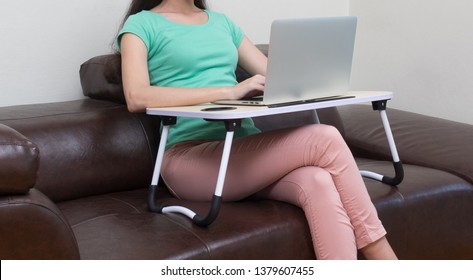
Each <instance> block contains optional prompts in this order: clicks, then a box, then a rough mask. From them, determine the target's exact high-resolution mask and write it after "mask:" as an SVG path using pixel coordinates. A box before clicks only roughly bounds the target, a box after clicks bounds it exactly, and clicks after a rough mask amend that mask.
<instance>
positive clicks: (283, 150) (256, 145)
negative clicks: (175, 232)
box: [162, 125, 385, 248]
mask: <svg viewBox="0 0 473 280" xmlns="http://www.w3.org/2000/svg"><path fill="white" fill-rule="evenodd" d="M222 149H223V142H222V141H214V142H205V143H202V142H201V143H200V144H197V143H196V142H185V143H181V144H177V145H175V146H174V147H172V148H171V149H169V150H168V151H167V152H166V154H165V161H164V163H163V172H162V175H163V178H164V180H165V181H166V183H167V184H168V186H169V187H170V190H171V191H172V192H173V193H174V194H175V195H176V196H178V197H181V198H184V199H189V200H200V201H208V200H210V199H211V197H212V195H213V190H214V188H215V184H216V180H217V173H218V166H219V165H220V158H221V153H222ZM305 166H316V167H320V168H322V169H324V170H325V171H327V172H328V173H329V174H330V176H331V177H332V181H333V183H334V185H335V187H336V190H337V192H338V193H339V196H340V201H341V203H342V205H343V208H344V209H345V210H346V213H347V216H348V217H349V219H350V223H351V224H352V226H353V228H354V233H355V238H356V244H357V247H358V248H363V247H365V246H366V245H368V244H371V243H373V242H374V241H376V240H378V239H380V238H381V237H383V236H384V235H385V231H384V228H383V227H382V225H381V222H380V221H379V219H378V217H377V213H376V209H375V208H374V206H373V204H372V203H371V200H370V198H369V196H368V192H367V190H366V188H365V185H364V183H363V180H362V178H361V176H360V174H359V170H358V167H357V165H356V163H355V161H354V159H353V156H352V154H351V152H350V150H349V149H348V147H347V146H346V144H345V142H344V140H343V138H342V137H341V135H340V134H339V133H338V131H337V130H336V129H335V128H333V127H330V126H325V125H310V126H304V127H300V128H293V129H284V130H278V131H273V132H266V133H262V134H259V135H253V136H249V137H245V138H240V139H235V140H234V142H233V145H232V151H231V155H230V163H229V166H228V170H227V176H226V180H225V189H224V192H223V199H224V200H239V199H242V198H245V197H247V196H250V195H252V194H254V193H256V192H259V191H260V190H262V189H264V188H265V187H267V186H269V185H271V184H273V183H275V182H277V181H278V180H279V179H281V178H282V177H284V176H285V175H287V174H288V173H290V172H292V171H294V170H296V169H298V168H300V167H305Z"/></svg>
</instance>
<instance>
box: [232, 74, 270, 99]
mask: <svg viewBox="0 0 473 280" xmlns="http://www.w3.org/2000/svg"><path fill="white" fill-rule="evenodd" d="M265 83H266V77H265V76H263V75H260V74H257V75H254V76H253V77H251V78H248V79H246V80H244V81H243V82H241V83H239V84H237V85H235V86H234V87H233V90H232V95H231V96H230V99H242V98H245V97H252V96H256V95H261V94H262V93H263V91H264V85H265Z"/></svg>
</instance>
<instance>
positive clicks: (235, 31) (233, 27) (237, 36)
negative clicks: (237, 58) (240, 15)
mask: <svg viewBox="0 0 473 280" xmlns="http://www.w3.org/2000/svg"><path fill="white" fill-rule="evenodd" d="M225 19H226V21H227V24H228V27H229V29H230V33H231V35H232V39H233V43H234V44H235V46H236V47H237V48H238V47H239V46H240V44H241V41H242V40H243V37H244V36H245V33H244V32H243V29H241V27H240V26H238V25H237V24H236V23H235V22H233V21H232V20H231V19H230V18H229V17H227V16H225Z"/></svg>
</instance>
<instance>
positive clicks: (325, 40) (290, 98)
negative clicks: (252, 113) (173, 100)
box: [214, 16, 357, 107]
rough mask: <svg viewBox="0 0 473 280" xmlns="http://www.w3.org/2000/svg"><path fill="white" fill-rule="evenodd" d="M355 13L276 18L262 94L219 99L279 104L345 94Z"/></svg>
mask: <svg viewBox="0 0 473 280" xmlns="http://www.w3.org/2000/svg"><path fill="white" fill-rule="evenodd" d="M356 23H357V18H356V17H354V16H341V17H319V18H299V19H278V20H275V21H274V22H273V23H272V25H271V34H270V44H269V51H268V66H267V73H266V74H267V75H266V84H265V91H264V95H263V96H262V97H261V96H260V97H256V98H251V99H241V100H219V101H216V102H214V103H215V104H222V105H257V106H268V107H278V106H286V105H294V104H302V103H307V102H317V101H325V100H333V99H343V98H350V97H353V96H350V95H348V94H347V92H348V90H349V86H350V75H351V67H352V58H353V49H354V45H355V33H356Z"/></svg>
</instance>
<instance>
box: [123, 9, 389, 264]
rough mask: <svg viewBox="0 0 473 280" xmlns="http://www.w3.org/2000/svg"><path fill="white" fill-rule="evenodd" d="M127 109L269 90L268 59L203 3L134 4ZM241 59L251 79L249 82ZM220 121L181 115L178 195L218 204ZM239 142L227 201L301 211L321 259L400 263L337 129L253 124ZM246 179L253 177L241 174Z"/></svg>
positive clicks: (128, 21)
mask: <svg viewBox="0 0 473 280" xmlns="http://www.w3.org/2000/svg"><path fill="white" fill-rule="evenodd" d="M117 41H118V45H119V48H120V51H121V55H122V76H123V86H124V91H125V97H126V101H127V106H128V109H129V110H130V111H131V112H138V111H143V110H145V108H147V107H166V106H184V105H194V104H200V103H206V102H213V101H216V100H219V99H240V98H242V97H245V96H251V95H254V94H257V93H261V91H263V90H264V85H265V74H266V64H267V60H266V57H265V56H264V55H263V54H262V53H261V52H260V51H259V50H258V49H257V48H256V47H255V46H254V45H253V43H252V42H251V41H250V40H249V39H248V38H247V37H246V36H245V35H244V34H243V32H242V30H241V29H240V28H239V27H238V26H236V25H235V24H234V23H233V22H232V21H231V20H229V19H228V18H227V17H226V16H224V15H222V14H219V13H216V12H212V11H209V10H207V9H206V6H205V2H204V1H194V0H162V1H133V2H132V4H131V6H130V10H129V13H128V15H127V17H126V18H125V21H124V25H123V28H122V30H121V31H120V33H119V36H118V40H117ZM237 63H238V64H239V65H240V66H242V67H243V68H244V69H245V70H247V71H248V72H249V73H251V74H252V75H253V76H252V77H251V78H249V79H247V80H245V81H243V82H241V83H237V81H236V78H235V73H234V71H235V68H236V65H237ZM225 132H226V131H225V129H224V126H223V124H222V123H220V122H206V121H204V120H199V119H188V118H180V119H178V122H177V124H176V125H174V126H172V128H171V130H170V132H169V138H168V139H169V141H168V145H167V147H166V149H167V150H166V153H165V158H164V162H163V167H162V172H161V175H162V177H163V179H164V181H165V182H166V185H167V186H168V187H169V190H170V191H171V192H172V193H173V194H174V195H175V196H176V197H179V198H183V199H188V200H197V201H210V200H211V197H212V195H213V191H214V187H215V179H216V178H217V172H218V166H219V165H220V157H221V152H222V149H223V141H222V139H223V138H224V135H225ZM235 135H236V139H235V140H234V141H233V145H232V154H231V156H230V158H231V160H230V163H229V166H228V171H227V176H226V181H225V189H224V192H223V195H222V197H223V199H224V200H226V201H235V200H240V199H243V198H245V197H248V196H253V195H254V196H258V197H262V198H268V199H275V200H280V201H285V202H289V203H292V204H294V205H297V206H299V207H301V208H302V209H303V210H304V212H305V215H306V218H307V221H308V224H309V227H310V231H311V236H312V239H313V244H314V250H315V253H316V255H317V258H318V259H356V257H357V249H360V250H361V252H362V253H363V254H364V255H365V257H366V258H367V259H395V258H396V256H395V254H394V252H393V251H392V249H391V247H390V245H389V243H388V241H387V240H386V238H385V234H386V232H385V230H384V228H383V226H382V224H381V222H380V221H379V219H378V217H377V213H376V210H375V208H374V206H373V204H372V203H371V201H370V198H369V196H368V193H367V191H366V188H365V185H364V183H363V180H362V178H361V176H360V174H359V171H358V168H357V166H356V163H355V161H354V159H353V157H352V155H351V153H350V150H349V149H348V147H347V145H346V144H345V142H344V141H343V139H342V137H341V136H340V134H339V133H338V131H337V130H336V129H335V128H333V127H329V126H325V125H308V126H304V127H300V128H291V129H283V130H279V131H274V132H266V133H260V131H259V130H258V129H257V128H255V126H254V124H253V122H252V120H251V119H246V120H244V121H243V122H242V128H241V129H239V130H238V131H237V132H236V134H235ZM239 174H247V176H246V177H245V178H241V177H240V176H239Z"/></svg>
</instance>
